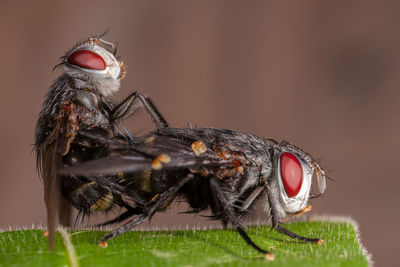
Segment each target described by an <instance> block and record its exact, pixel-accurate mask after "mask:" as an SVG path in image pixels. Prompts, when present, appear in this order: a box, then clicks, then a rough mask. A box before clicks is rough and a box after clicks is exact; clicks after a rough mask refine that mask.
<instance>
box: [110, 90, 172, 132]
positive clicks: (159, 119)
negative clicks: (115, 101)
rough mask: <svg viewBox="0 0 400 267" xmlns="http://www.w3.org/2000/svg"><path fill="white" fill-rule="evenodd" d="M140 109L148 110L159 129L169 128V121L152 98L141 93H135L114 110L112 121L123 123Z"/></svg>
mask: <svg viewBox="0 0 400 267" xmlns="http://www.w3.org/2000/svg"><path fill="white" fill-rule="evenodd" d="M140 107H144V108H145V109H146V111H147V113H148V114H149V115H150V117H151V120H152V121H153V122H154V124H155V125H156V126H157V129H161V128H164V127H168V123H167V121H166V120H165V119H164V118H163V116H162V115H161V113H160V112H159V111H158V110H157V108H156V106H155V105H154V104H153V102H152V101H151V100H150V98H148V97H147V96H144V95H143V94H141V93H139V92H133V93H132V94H130V95H129V96H128V97H127V98H125V99H124V101H122V102H121V103H120V104H119V105H118V106H116V107H115V108H114V109H113V110H112V112H111V114H112V115H111V117H112V120H113V121H121V120H123V119H125V118H126V117H128V116H129V115H131V114H133V113H134V112H135V111H136V110H137V109H138V108H140Z"/></svg>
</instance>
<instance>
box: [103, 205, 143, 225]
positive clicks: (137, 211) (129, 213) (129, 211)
mask: <svg viewBox="0 0 400 267" xmlns="http://www.w3.org/2000/svg"><path fill="white" fill-rule="evenodd" d="M126 208H127V210H126V211H125V212H123V213H122V214H120V215H118V216H117V217H115V218H114V219H111V220H109V221H106V222H103V223H99V224H96V225H95V227H102V226H107V225H110V224H115V223H119V222H122V221H124V220H126V219H128V218H129V217H131V216H133V215H138V214H142V213H143V208H141V207H135V208H132V207H126Z"/></svg>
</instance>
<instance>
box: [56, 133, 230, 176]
mask: <svg viewBox="0 0 400 267" xmlns="http://www.w3.org/2000/svg"><path fill="white" fill-rule="evenodd" d="M192 141H193V140H189V139H187V138H180V137H179V136H172V135H160V134H157V133H154V134H151V135H148V136H146V137H143V138H139V139H137V140H136V141H135V142H134V143H132V144H130V145H129V146H128V145H127V146H126V147H125V148H121V147H120V148H118V149H117V150H115V151H114V153H113V155H112V156H109V157H105V158H100V159H97V160H91V161H87V162H85V163H82V164H79V165H76V166H70V167H65V168H61V169H60V174H62V175H82V176H91V175H106V174H116V173H120V172H121V173H135V172H141V171H145V170H150V169H153V170H178V169H189V168H190V169H192V168H193V169H202V168H206V167H207V168H220V167H226V168H231V167H234V164H233V162H232V161H230V160H224V159H221V158H219V157H218V156H217V155H216V153H215V152H214V151H213V150H211V149H210V148H207V147H206V146H205V144H204V143H203V142H201V141H199V143H195V142H196V141H193V142H192ZM109 143H111V142H109ZM196 145H197V146H196Z"/></svg>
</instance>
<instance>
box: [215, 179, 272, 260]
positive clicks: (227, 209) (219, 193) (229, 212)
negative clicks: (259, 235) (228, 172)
mask: <svg viewBox="0 0 400 267" xmlns="http://www.w3.org/2000/svg"><path fill="white" fill-rule="evenodd" d="M210 185H211V188H212V189H213V191H214V192H215V196H216V198H217V200H218V201H219V202H220V204H221V206H222V208H223V213H224V214H225V215H226V217H227V218H228V220H229V221H230V222H231V223H232V224H233V226H234V227H235V228H236V230H237V231H238V232H239V234H240V235H241V236H242V237H243V239H244V240H245V241H246V243H247V244H249V245H250V246H252V247H253V248H254V249H256V250H257V251H259V252H261V253H263V254H265V255H266V256H268V257H269V258H271V257H273V256H272V254H271V253H270V252H268V251H266V250H264V249H262V248H260V247H259V246H258V245H256V244H255V243H254V242H253V240H251V238H250V237H249V236H248V235H247V234H246V232H245V231H244V230H243V228H242V226H241V224H240V221H239V218H238V217H237V216H236V214H235V211H234V209H233V208H232V206H231V205H230V204H229V202H228V200H227V199H226V197H225V195H224V192H223V190H222V188H221V186H220V185H219V184H218V181H217V180H216V178H211V179H210Z"/></svg>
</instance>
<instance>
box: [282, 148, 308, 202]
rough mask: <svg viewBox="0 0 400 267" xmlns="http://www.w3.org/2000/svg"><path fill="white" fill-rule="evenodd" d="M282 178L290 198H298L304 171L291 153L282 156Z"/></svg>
mask: <svg viewBox="0 0 400 267" xmlns="http://www.w3.org/2000/svg"><path fill="white" fill-rule="evenodd" d="M281 176H282V181H283V185H284V187H285V191H286V194H287V195H288V196H289V197H294V196H296V195H297V194H298V193H299V191H300V188H301V184H302V182H303V170H302V168H301V164H300V161H299V160H298V159H297V158H296V157H295V156H294V155H293V154H291V153H288V152H285V153H282V155H281Z"/></svg>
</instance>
